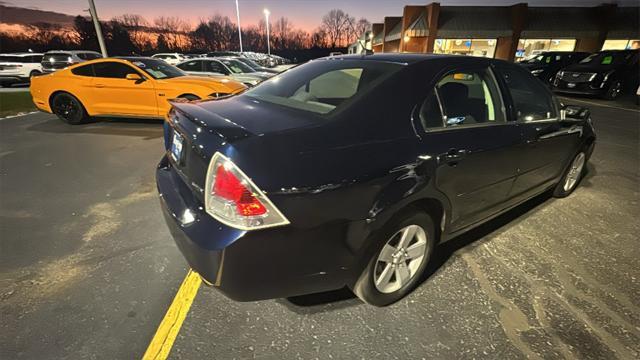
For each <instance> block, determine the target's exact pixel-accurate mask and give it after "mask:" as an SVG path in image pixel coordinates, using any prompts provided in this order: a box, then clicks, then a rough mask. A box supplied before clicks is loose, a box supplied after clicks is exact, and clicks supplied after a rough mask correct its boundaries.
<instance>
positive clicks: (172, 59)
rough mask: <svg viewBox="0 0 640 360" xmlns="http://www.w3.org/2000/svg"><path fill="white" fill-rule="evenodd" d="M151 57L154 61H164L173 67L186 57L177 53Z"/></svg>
mask: <svg viewBox="0 0 640 360" xmlns="http://www.w3.org/2000/svg"><path fill="white" fill-rule="evenodd" d="M151 57H152V58H154V59H160V60H164V61H165V62H166V63H167V64H171V65H174V66H175V65H178V64H179V63H181V62H183V61H185V60H186V59H187V58H186V57H184V55H182V54H179V53H161V54H155V55H152V56H151Z"/></svg>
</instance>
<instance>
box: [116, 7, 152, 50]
mask: <svg viewBox="0 0 640 360" xmlns="http://www.w3.org/2000/svg"><path fill="white" fill-rule="evenodd" d="M112 21H114V22H118V23H120V24H121V25H122V26H123V27H124V28H125V29H127V30H128V31H129V37H130V38H131V42H133V44H134V45H135V46H137V47H138V49H144V47H145V46H146V45H147V44H148V41H149V36H148V34H147V33H146V32H147V31H148V28H149V23H148V22H147V20H145V18H143V17H142V16H141V15H138V14H124V15H122V16H116V17H114V18H113V19H112Z"/></svg>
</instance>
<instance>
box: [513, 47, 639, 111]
mask: <svg viewBox="0 0 640 360" xmlns="http://www.w3.org/2000/svg"><path fill="white" fill-rule="evenodd" d="M639 61H640V50H606V51H600V52H596V53H593V54H590V53H585V52H560V51H552V52H543V53H541V54H538V55H536V56H535V57H533V58H531V59H528V60H525V61H523V62H521V63H520V64H521V65H522V66H524V67H525V68H526V69H527V70H529V71H530V72H531V74H532V75H534V76H536V77H537V78H538V79H540V80H541V81H543V82H544V83H545V84H547V85H548V86H550V87H551V89H552V90H553V91H554V92H558V93H567V94H580V95H592V96H599V97H603V98H605V99H609V100H613V99H616V98H617V97H618V96H620V95H621V94H623V93H625V92H626V93H630V94H633V93H635V92H637V91H638V88H639V82H640V79H639V77H640V67H639V66H640V65H639Z"/></svg>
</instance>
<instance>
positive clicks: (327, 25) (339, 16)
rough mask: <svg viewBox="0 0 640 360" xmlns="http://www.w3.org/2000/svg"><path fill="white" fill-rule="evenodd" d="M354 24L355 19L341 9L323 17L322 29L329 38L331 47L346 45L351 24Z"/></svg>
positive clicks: (331, 11)
mask: <svg viewBox="0 0 640 360" xmlns="http://www.w3.org/2000/svg"><path fill="white" fill-rule="evenodd" d="M353 22H355V20H354V18H353V17H351V16H349V14H347V13H345V12H344V11H342V10H340V9H333V10H330V11H329V12H328V13H327V14H326V15H324V16H323V17H322V23H321V28H322V30H324V32H325V33H326V35H327V36H328V42H329V44H330V45H331V47H336V46H338V45H344V44H345V42H346V41H348V39H347V36H348V33H349V24H350V23H353Z"/></svg>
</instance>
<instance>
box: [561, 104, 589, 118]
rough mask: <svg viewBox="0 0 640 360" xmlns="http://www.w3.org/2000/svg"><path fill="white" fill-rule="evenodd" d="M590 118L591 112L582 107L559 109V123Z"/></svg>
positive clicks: (567, 106) (573, 106)
mask: <svg viewBox="0 0 640 360" xmlns="http://www.w3.org/2000/svg"><path fill="white" fill-rule="evenodd" d="M589 117H591V111H590V110H589V109H588V108H586V107H583V106H578V105H562V107H561V108H560V121H582V120H587V119H588V118H589Z"/></svg>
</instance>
